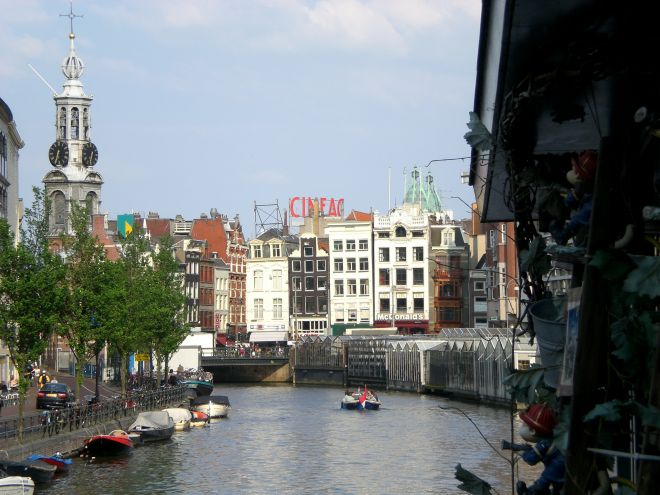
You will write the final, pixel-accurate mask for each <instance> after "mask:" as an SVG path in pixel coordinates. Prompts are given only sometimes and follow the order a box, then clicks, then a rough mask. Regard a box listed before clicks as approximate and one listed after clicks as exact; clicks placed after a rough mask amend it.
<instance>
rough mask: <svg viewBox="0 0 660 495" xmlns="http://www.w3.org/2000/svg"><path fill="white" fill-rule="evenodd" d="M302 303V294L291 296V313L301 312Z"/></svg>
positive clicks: (297, 313)
mask: <svg viewBox="0 0 660 495" xmlns="http://www.w3.org/2000/svg"><path fill="white" fill-rule="evenodd" d="M302 304H303V298H302V296H296V295H294V296H293V314H295V315H299V314H300V313H302Z"/></svg>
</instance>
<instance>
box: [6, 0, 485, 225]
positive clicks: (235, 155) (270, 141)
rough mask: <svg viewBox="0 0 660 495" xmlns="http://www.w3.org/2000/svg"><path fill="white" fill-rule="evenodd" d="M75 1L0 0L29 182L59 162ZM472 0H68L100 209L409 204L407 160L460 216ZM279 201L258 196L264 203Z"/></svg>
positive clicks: (23, 175) (227, 210)
mask: <svg viewBox="0 0 660 495" xmlns="http://www.w3.org/2000/svg"><path fill="white" fill-rule="evenodd" d="M69 8H70V3H69V1H68V0H0V12H2V27H3V28H2V30H0V46H2V47H3V49H2V50H0V97H1V98H2V99H3V100H4V101H5V102H6V103H7V104H8V105H9V107H10V109H11V111H12V113H13V116H14V121H15V122H16V126H17V128H18V131H19V133H20V135H21V137H22V139H23V141H24V142H25V147H24V148H23V149H22V150H21V151H20V159H19V195H20V196H21V197H23V198H24V201H25V203H26V205H27V206H29V205H30V203H31V202H32V187H33V186H38V187H42V185H43V184H42V182H41V181H42V178H43V177H44V175H45V174H46V173H47V172H48V171H49V170H50V169H51V165H50V163H49V161H48V148H49V147H50V145H51V144H52V142H53V141H54V140H55V127H54V122H55V104H54V101H53V99H52V92H51V91H50V89H48V87H47V86H46V84H44V83H43V82H42V81H41V80H40V79H39V77H38V76H37V75H35V73H34V72H33V71H32V70H31V69H30V67H29V66H28V64H30V65H32V66H33V67H34V68H35V69H36V70H37V71H38V72H39V73H40V74H41V76H43V78H44V79H45V80H46V81H47V82H48V83H49V84H50V85H51V86H52V87H53V88H55V90H57V91H58V92H60V91H61V90H62V84H63V83H64V81H65V77H64V75H63V74H62V72H61V69H60V65H61V62H62V60H63V59H64V57H65V56H66V55H67V53H68V50H69V39H68V35H69V30H70V22H69V19H68V18H67V17H61V16H60V14H68V12H69ZM480 11H481V2H480V1H479V0H316V1H315V0H74V2H73V12H74V13H75V14H78V15H82V16H83V17H82V18H75V19H74V22H73V30H74V33H75V36H76V38H75V46H76V53H77V55H78V56H79V57H80V58H81V59H82V60H83V62H84V64H85V72H84V74H83V75H82V76H81V78H80V80H81V82H82V84H83V86H84V90H85V92H86V93H87V94H88V95H93V96H94V100H93V102H92V106H91V120H92V130H91V138H92V141H93V142H94V143H95V144H96V145H97V147H98V150H99V161H98V163H97V165H96V167H95V170H96V171H98V172H99V173H100V174H101V175H102V176H103V179H104V184H103V188H102V192H101V200H102V204H101V210H102V211H103V212H104V213H108V217H109V218H110V219H114V218H116V216H117V215H119V214H122V213H131V212H138V213H141V214H143V215H146V214H147V213H148V212H157V213H159V215H160V217H161V218H174V217H175V216H176V215H178V214H180V215H182V216H183V217H184V218H186V219H193V218H199V216H200V214H202V213H207V214H208V213H209V212H210V209H211V208H216V209H217V210H218V211H219V212H220V213H223V214H226V215H228V216H229V217H230V218H233V217H234V216H235V215H237V214H238V215H239V217H240V220H241V223H242V225H243V230H244V233H245V235H246V236H247V237H248V238H253V237H254V233H255V204H257V205H268V204H274V203H278V204H279V207H280V211H281V212H282V215H283V214H284V211H285V210H286V209H288V206H289V200H290V198H293V197H296V196H304V197H326V198H336V199H339V198H343V199H344V208H345V212H346V213H348V212H350V211H351V210H353V209H355V210H359V211H370V210H373V211H377V212H380V213H385V212H386V211H387V210H388V208H391V207H394V206H396V205H398V204H401V202H402V199H403V195H404V186H405V178H404V177H405V176H409V174H410V172H411V170H412V167H413V166H419V167H421V169H422V170H423V173H426V171H430V172H431V173H432V174H433V177H434V181H435V185H436V190H437V191H438V193H439V195H440V197H441V200H442V201H443V204H444V205H446V208H447V209H450V210H453V212H454V217H455V218H466V217H469V209H468V207H467V206H466V205H464V204H463V203H462V202H461V201H459V200H458V199H453V198H452V196H457V197H460V198H462V199H463V200H464V201H466V202H468V203H469V202H470V201H471V200H472V199H473V194H472V190H471V188H470V187H469V186H467V185H465V184H462V182H461V177H460V175H461V172H463V171H467V170H468V169H469V161H468V160H467V159H464V160H454V161H443V162H435V163H432V164H431V165H430V166H428V168H427V167H426V166H427V164H428V163H429V162H430V161H431V160H439V159H446V158H459V157H467V156H469V154H470V148H469V146H468V145H467V143H466V142H465V140H464V139H463V135H464V134H465V133H466V132H467V131H468V128H467V126H466V123H467V122H468V121H469V112H470V111H471V110H472V108H473V101H474V87H475V78H476V63H477V45H478V38H479V20H480ZM269 209H270V207H260V211H261V212H262V214H261V215H260V216H261V217H262V218H263V217H264V214H263V212H264V211H268V210H269Z"/></svg>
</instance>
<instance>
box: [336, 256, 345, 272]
mask: <svg viewBox="0 0 660 495" xmlns="http://www.w3.org/2000/svg"><path fill="white" fill-rule="evenodd" d="M335 271H336V272H343V271H344V260H343V259H341V258H337V259H335Z"/></svg>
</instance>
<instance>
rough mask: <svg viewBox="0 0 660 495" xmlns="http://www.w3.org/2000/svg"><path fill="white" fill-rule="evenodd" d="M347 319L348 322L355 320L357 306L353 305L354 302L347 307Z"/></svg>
mask: <svg viewBox="0 0 660 495" xmlns="http://www.w3.org/2000/svg"><path fill="white" fill-rule="evenodd" d="M348 321H349V322H356V321H357V308H356V307H355V304H351V305H349V307H348Z"/></svg>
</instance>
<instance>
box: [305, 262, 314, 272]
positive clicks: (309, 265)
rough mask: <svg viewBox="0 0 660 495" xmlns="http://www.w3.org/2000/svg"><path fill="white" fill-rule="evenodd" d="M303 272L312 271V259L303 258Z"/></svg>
mask: <svg viewBox="0 0 660 495" xmlns="http://www.w3.org/2000/svg"><path fill="white" fill-rule="evenodd" d="M305 273H314V260H305Z"/></svg>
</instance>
